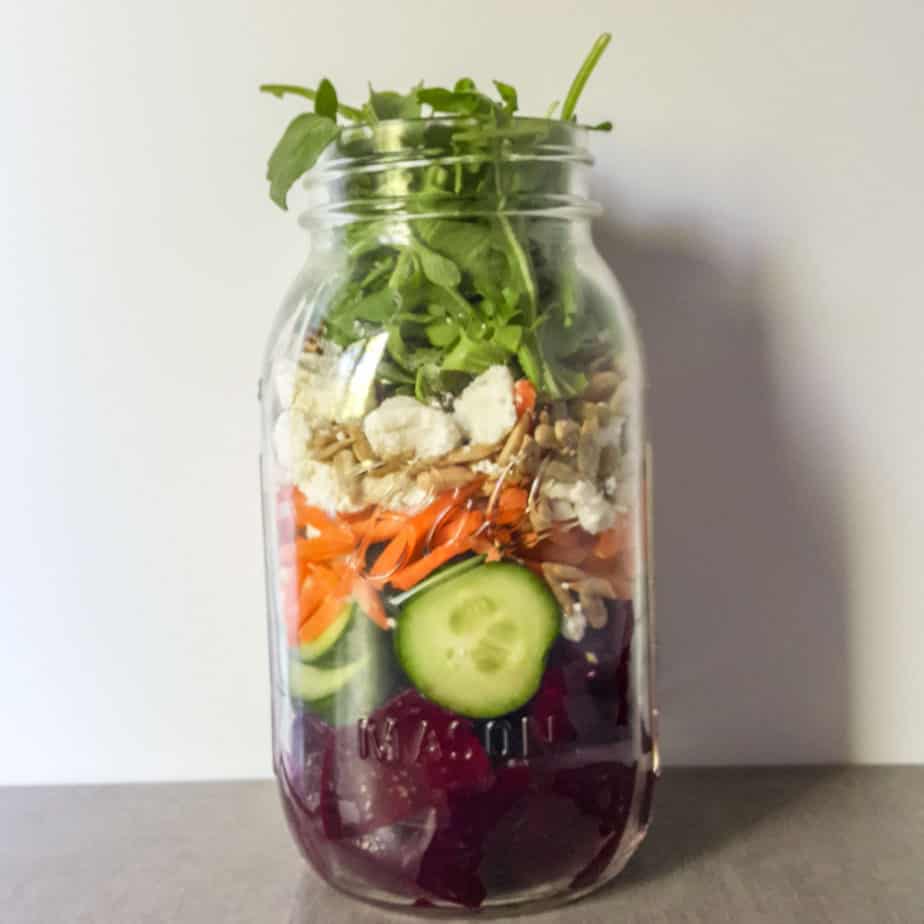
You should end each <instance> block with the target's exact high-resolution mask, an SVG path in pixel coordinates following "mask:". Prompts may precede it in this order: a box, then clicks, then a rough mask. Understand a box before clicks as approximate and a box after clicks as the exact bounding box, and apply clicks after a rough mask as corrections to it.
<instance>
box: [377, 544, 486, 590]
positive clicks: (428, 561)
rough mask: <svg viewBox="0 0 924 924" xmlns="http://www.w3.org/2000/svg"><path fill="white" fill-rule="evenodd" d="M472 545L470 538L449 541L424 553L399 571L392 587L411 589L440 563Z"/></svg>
mask: <svg viewBox="0 0 924 924" xmlns="http://www.w3.org/2000/svg"><path fill="white" fill-rule="evenodd" d="M471 546H472V543H471V540H470V539H460V540H458V541H457V542H447V543H446V544H445V545H441V546H439V547H438V548H436V549H434V550H433V551H432V552H429V553H428V554H426V555H424V556H423V558H421V559H419V560H418V561H415V562H414V564H412V565H408V566H407V567H406V568H402V569H401V570H400V571H398V572H397V573H396V574H395V575H394V576H393V577H392V578H391V580H390V581H389V583H390V584H391V585H392V587H397V588H398V590H410V588H411V587H413V586H414V585H415V584H419V583H420V582H421V581H422V580H423V579H424V578H425V577H426V576H427V575H428V574H430V573H431V572H433V571H435V570H436V569H437V568H439V567H440V565H444V564H446V562H447V561H449V559H450V558H455V556H456V555H461V554H462V553H463V552H467V551H468V550H469V549H470V548H471Z"/></svg>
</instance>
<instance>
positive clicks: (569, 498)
mask: <svg viewBox="0 0 924 924" xmlns="http://www.w3.org/2000/svg"><path fill="white" fill-rule="evenodd" d="M542 493H543V494H544V495H545V496H546V497H547V498H549V500H551V502H552V504H551V507H552V515H553V516H554V517H555V519H567V516H563V515H562V514H565V513H566V511H567V510H569V509H570V510H573V515H574V516H576V517H577V518H578V522H579V523H580V524H581V529H584V530H586V531H587V532H589V533H599V532H603V530H604V529H608V528H609V527H610V526H612V525H613V522H614V520H615V517H616V510H615V507H614V506H613V505H612V504H611V503H609V502H608V501H607V500H606V499H605V498H604V497H603V495H602V494H601V493H600V492H599V491H598V490H597V489H596V488H595V487H594V485H592V484H591V483H590V482H589V481H575V482H572V483H570V484H569V483H566V482H564V481H555V480H554V479H549V480H548V481H545V482H543V484H542ZM565 505H567V507H566V506H565Z"/></svg>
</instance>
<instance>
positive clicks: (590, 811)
mask: <svg viewBox="0 0 924 924" xmlns="http://www.w3.org/2000/svg"><path fill="white" fill-rule="evenodd" d="M634 787H635V766H634V765H631V764H620V763H616V762H612V761H611V762H606V763H598V764H589V765H587V766H586V767H574V768H571V769H568V770H559V771H558V772H557V773H556V774H555V782H554V784H553V787H552V788H553V790H554V791H555V792H556V793H558V794H559V795H561V796H565V797H567V798H569V799H572V800H573V801H574V803H575V805H577V807H578V808H579V809H580V811H581V812H583V813H584V814H586V815H590V816H591V817H593V818H597V819H599V821H600V822H601V825H600V833H601V834H609V833H611V832H614V831H615V832H620V831H622V829H623V828H624V827H625V824H626V821H627V820H628V818H629V809H630V807H631V805H632V792H633V789H634Z"/></svg>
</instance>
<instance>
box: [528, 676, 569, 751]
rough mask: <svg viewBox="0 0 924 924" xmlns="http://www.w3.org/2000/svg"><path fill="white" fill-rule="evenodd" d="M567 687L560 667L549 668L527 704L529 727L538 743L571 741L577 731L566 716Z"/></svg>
mask: <svg viewBox="0 0 924 924" xmlns="http://www.w3.org/2000/svg"><path fill="white" fill-rule="evenodd" d="M566 696H567V689H566V683H565V672H564V670H563V669H562V668H560V667H557V668H550V669H549V670H547V671H546V672H545V674H544V675H543V677H542V683H541V684H540V685H539V691H538V692H537V693H536V695H535V696H534V697H533V700H532V702H531V703H530V705H529V719H530V729H531V731H532V732H533V734H534V735H536V736H537V737H538V740H539V742H540V743H545V744H550V743H554V742H557V741H573V740H574V739H575V738H576V737H577V731H576V730H575V728H574V725H573V724H572V722H571V719H570V718H569V717H568V708H567V705H566V702H565V699H566Z"/></svg>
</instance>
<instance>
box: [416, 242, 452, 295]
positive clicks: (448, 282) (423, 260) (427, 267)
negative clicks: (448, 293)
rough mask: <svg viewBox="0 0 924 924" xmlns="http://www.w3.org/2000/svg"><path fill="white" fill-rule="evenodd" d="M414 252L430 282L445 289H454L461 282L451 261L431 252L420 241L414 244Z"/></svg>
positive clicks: (433, 251)
mask: <svg viewBox="0 0 924 924" xmlns="http://www.w3.org/2000/svg"><path fill="white" fill-rule="evenodd" d="M414 250H415V252H416V254H417V256H418V258H419V259H420V265H421V268H422V269H423V271H424V275H425V276H426V277H427V279H429V280H430V282H433V283H435V284H436V285H438V286H443V288H445V289H454V288H455V287H456V286H457V285H458V284H459V283H460V282H461V281H462V274H461V273H460V272H459V267H458V266H456V265H455V263H453V262H452V260H450V259H448V258H447V257H444V256H442V254H438V253H437V252H436V251H435V250H431V249H430V248H429V247H427V246H426V245H425V244H422V243H421V242H420V241H417V242H416V243H415V244H414Z"/></svg>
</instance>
